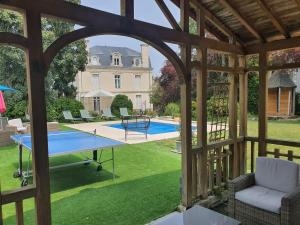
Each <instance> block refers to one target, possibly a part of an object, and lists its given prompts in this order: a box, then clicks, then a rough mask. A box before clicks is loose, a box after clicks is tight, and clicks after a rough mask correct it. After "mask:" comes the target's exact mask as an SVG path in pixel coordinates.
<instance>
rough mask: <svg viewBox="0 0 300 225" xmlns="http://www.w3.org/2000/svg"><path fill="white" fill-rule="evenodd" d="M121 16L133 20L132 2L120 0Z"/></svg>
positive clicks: (131, 0) (132, 0)
mask: <svg viewBox="0 0 300 225" xmlns="http://www.w3.org/2000/svg"><path fill="white" fill-rule="evenodd" d="M121 16H126V17H127V18H129V19H131V20H133V19H134V0H121Z"/></svg>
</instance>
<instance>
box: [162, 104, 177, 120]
mask: <svg viewBox="0 0 300 225" xmlns="http://www.w3.org/2000/svg"><path fill="white" fill-rule="evenodd" d="M165 115H166V116H172V117H178V116H180V107H179V105H178V104H177V103H169V104H168V105H167V106H166V108H165Z"/></svg>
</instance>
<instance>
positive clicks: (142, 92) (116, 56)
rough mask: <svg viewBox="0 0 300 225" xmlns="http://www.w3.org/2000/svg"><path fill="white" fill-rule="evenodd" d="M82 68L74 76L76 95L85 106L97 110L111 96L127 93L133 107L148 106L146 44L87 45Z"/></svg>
mask: <svg viewBox="0 0 300 225" xmlns="http://www.w3.org/2000/svg"><path fill="white" fill-rule="evenodd" d="M88 51H89V56H88V57H89V58H88V65H87V67H86V71H83V72H79V73H78V74H77V76H76V80H75V86H76V87H77V99H78V100H80V101H81V102H82V103H83V104H84V107H85V109H87V110H89V111H95V112H101V111H103V110H104V109H105V108H109V107H110V106H111V103H112V101H113V98H114V96H116V95H117V94H122V95H127V96H128V97H129V98H130V99H131V101H132V103H133V108H134V109H135V110H151V109H152V107H153V106H152V104H151V103H150V92H151V89H152V83H153V75H152V68H151V62H150V59H149V47H148V45H145V44H142V45H141V52H137V51H134V50H132V49H129V48H125V47H109V46H94V47H92V48H89V49H88Z"/></svg>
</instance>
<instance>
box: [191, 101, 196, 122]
mask: <svg viewBox="0 0 300 225" xmlns="http://www.w3.org/2000/svg"><path fill="white" fill-rule="evenodd" d="M192 119H193V120H197V102H196V101H192Z"/></svg>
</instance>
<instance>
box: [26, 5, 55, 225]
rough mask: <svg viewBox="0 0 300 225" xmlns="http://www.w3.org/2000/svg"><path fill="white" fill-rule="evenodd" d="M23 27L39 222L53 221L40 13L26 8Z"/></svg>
mask: <svg viewBox="0 0 300 225" xmlns="http://www.w3.org/2000/svg"><path fill="white" fill-rule="evenodd" d="M49 8H51V7H49ZM24 31H25V36H26V37H27V38H28V46H29V47H28V50H27V51H26V69H27V86H28V98H29V109H30V118H31V120H30V127H31V135H32V136H31V139H32V140H31V141H32V167H33V183H34V184H35V186H36V196H35V206H36V207H35V211H36V223H37V224H39V225H40V224H43V225H51V201H50V176H49V155H48V136H47V116H46V115H47V113H46V102H45V71H44V61H43V41H42V28H41V15H40V13H37V12H35V11H30V10H27V11H26V22H25V23H24Z"/></svg>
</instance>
